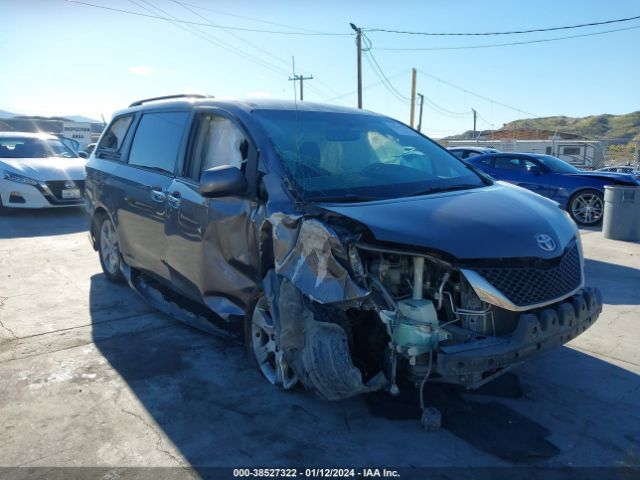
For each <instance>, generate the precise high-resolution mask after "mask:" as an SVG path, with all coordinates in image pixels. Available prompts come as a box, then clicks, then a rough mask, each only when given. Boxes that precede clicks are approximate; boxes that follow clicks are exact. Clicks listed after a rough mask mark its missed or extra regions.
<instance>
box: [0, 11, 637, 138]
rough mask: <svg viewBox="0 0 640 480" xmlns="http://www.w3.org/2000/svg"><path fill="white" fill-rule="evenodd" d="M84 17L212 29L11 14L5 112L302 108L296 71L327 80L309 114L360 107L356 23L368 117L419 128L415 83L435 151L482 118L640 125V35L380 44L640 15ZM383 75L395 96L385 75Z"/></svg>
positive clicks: (4, 65) (4, 34) (6, 16)
mask: <svg viewBox="0 0 640 480" xmlns="http://www.w3.org/2000/svg"><path fill="white" fill-rule="evenodd" d="M82 1H83V2H85V3H91V4H93V5H97V6H102V7H108V8H112V9H119V10H126V11H129V12H137V13H141V14H144V15H155V16H163V17H173V18H175V19H179V20H183V21H187V22H196V23H199V24H201V25H194V24H186V23H176V22H173V23H171V22H168V21H165V20H159V19H155V18H149V17H144V16H140V15H133V14H131V13H123V12H118V11H114V10H107V9H105V8H98V7H96V6H88V5H83V4H79V3H72V2H70V1H67V0H0V9H1V11H2V17H3V22H2V24H3V26H2V29H0V65H1V66H0V109H2V110H8V111H11V112H17V113H24V114H32V115H85V116H88V117H90V118H95V119H100V118H101V116H104V117H105V118H106V119H107V120H108V119H109V118H110V117H111V115H112V113H113V112H114V111H117V110H119V109H121V108H125V107H126V106H127V105H129V104H130V103H131V102H132V101H134V100H137V99H140V98H148V97H153V96H158V95H166V94H171V93H182V92H203V93H209V94H212V95H215V96H216V97H248V96H249V97H255V96H258V97H273V98H284V99H293V97H294V95H295V94H296V90H295V86H294V82H291V81H289V77H290V76H291V75H293V72H294V70H293V64H292V63H293V59H295V73H296V74H304V75H313V77H314V78H313V79H312V80H308V81H305V83H304V95H305V100H307V101H318V102H328V103H336V104H339V105H346V106H353V107H355V106H357V103H356V102H357V96H356V92H355V90H356V85H357V83H356V81H357V75H356V46H355V37H354V36H353V31H352V29H351V27H350V26H349V23H350V22H352V23H354V24H355V25H357V26H358V27H361V28H363V29H364V34H365V36H366V38H365V39H364V41H363V45H364V47H365V50H366V49H367V48H369V47H370V50H368V51H365V53H364V57H363V85H364V87H365V88H364V92H363V106H364V108H366V109H369V110H373V111H376V112H379V113H383V114H386V115H389V116H392V117H394V118H397V119H399V120H401V121H403V122H405V123H409V112H410V104H409V97H410V92H411V69H412V68H416V70H417V92H418V93H422V94H423V95H424V96H425V98H426V100H425V104H424V113H423V121H422V125H423V128H422V130H423V131H424V132H426V133H427V134H428V135H430V136H432V137H436V138H438V137H443V136H446V135H450V134H454V133H460V132H463V131H465V130H469V129H471V128H472V127H473V117H472V114H471V109H475V110H476V111H477V112H478V123H477V126H478V129H487V128H499V127H501V126H502V125H503V124H504V123H506V122H508V121H511V120H515V119H519V118H528V117H529V118H530V117H532V116H552V115H566V116H586V115H595V114H601V113H611V114H622V113H628V112H632V111H636V110H640V62H638V58H637V55H638V46H639V45H640V19H639V20H634V21H629V22H623V23H613V24H609V25H600V26H593V27H586V28H579V29H572V30H559V31H551V32H540V33H530V34H523V35H500V36H439V37H438V36H421V35H406V34H405V35H403V34H392V33H384V32H376V31H368V29H391V30H404V31H421V32H425V31H426V32H440V33H443V32H449V33H451V32H495V31H512V30H521V29H532V28H546V27H557V26H566V25H576V24H581V23H591V22H598V21H605V20H612V19H618V18H624V17H631V16H638V15H640V1H638V0H608V1H606V2H603V1H602V0H580V1H579V2H578V1H573V0H572V1H569V0H553V1H549V0H535V1H534V0H529V1H515V0H484V1H482V2H479V1H475V0H421V1H415V2H403V1H388V0H386V1H378V0H369V1H367V2H360V1H345V0H341V1H336V0H324V1H322V2H318V1H313V2H310V1H305V0H296V1H290V0H272V1H264V0H263V1H256V0H217V1H206V0H179V1H178V0H82ZM211 24H213V25H218V26H221V27H227V28H217V27H212V26H211ZM229 27H231V28H232V29H230V28H229ZM630 27H638V28H630ZM620 28H627V30H624V31H617V32H611V33H607V34H602V35H593V36H588V37H581V38H572V39H565V40H560V41H550V42H540V43H533V44H525V45H511V46H501V47H490V48H464V49H443V50H385V49H393V48H430V49H434V48H450V47H469V46H474V47H475V46H480V45H488V44H498V43H511V42H522V41H531V40H542V39H549V38H557V37H563V36H572V35H579V34H585V33H595V32H602V31H606V30H613V29H620ZM247 30H267V31H271V32H273V31H279V32H299V33H302V35H291V34H277V33H269V32H264V31H261V32H257V31H247ZM309 33H331V34H336V33H337V34H341V35H309ZM373 59H375V61H376V62H377V64H378V65H379V67H380V70H381V71H382V72H383V73H384V75H385V76H386V78H387V79H388V81H389V82H390V83H391V86H385V83H383V82H382V81H381V78H382V77H379V76H378V75H377V74H376V71H375V70H374V68H375V66H374V63H373ZM296 84H297V82H296ZM298 94H299V93H298ZM416 123H417V111H416Z"/></svg>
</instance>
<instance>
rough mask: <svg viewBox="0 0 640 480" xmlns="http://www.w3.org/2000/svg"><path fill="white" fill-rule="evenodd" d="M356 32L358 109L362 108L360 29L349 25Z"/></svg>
mask: <svg viewBox="0 0 640 480" xmlns="http://www.w3.org/2000/svg"><path fill="white" fill-rule="evenodd" d="M349 25H351V28H353V30H354V31H355V32H356V47H357V50H358V108H362V29H361V28H358V27H356V26H355V25H354V24H353V23H350V24H349Z"/></svg>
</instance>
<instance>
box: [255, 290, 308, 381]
mask: <svg viewBox="0 0 640 480" xmlns="http://www.w3.org/2000/svg"><path fill="white" fill-rule="evenodd" d="M245 336H246V343H247V349H248V350H249V354H250V355H251V357H252V359H253V360H254V361H255V362H256V364H257V366H258V369H259V370H260V372H261V373H262V375H263V376H264V378H266V379H267V381H268V382H269V383H271V384H272V385H275V386H277V387H279V388H282V389H283V390H289V389H291V388H293V387H295V386H296V384H297V383H298V377H297V375H296V374H295V372H294V371H293V369H292V368H291V367H290V366H289V364H288V363H287V361H286V359H285V355H284V352H283V351H282V348H280V340H279V332H278V331H277V327H276V324H275V322H274V320H273V317H272V316H271V311H270V309H269V302H268V301H267V299H266V298H265V296H264V295H262V294H260V295H259V296H258V297H257V299H256V300H255V301H254V302H253V305H252V307H251V308H249V314H248V315H247V318H246V326H245Z"/></svg>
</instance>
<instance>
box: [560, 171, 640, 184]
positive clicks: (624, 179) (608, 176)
mask: <svg viewBox="0 0 640 480" xmlns="http://www.w3.org/2000/svg"><path fill="white" fill-rule="evenodd" d="M563 175H566V176H567V177H588V178H598V179H601V180H611V181H612V183H624V184H627V185H640V183H639V182H638V181H637V180H636V178H635V175H634V174H632V173H617V172H580V173H565V174H563Z"/></svg>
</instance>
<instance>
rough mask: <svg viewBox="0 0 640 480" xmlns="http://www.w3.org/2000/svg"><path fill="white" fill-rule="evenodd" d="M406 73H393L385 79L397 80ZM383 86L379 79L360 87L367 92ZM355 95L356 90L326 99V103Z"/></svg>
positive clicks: (403, 71) (381, 80)
mask: <svg viewBox="0 0 640 480" xmlns="http://www.w3.org/2000/svg"><path fill="white" fill-rule="evenodd" d="M407 72H408V70H402V71H400V72H397V73H394V74H393V75H390V76H389V77H387V78H388V79H389V80H394V79H396V78H398V77H400V76H402V75H406V74H407ZM383 84H384V80H383V79H379V80H378V81H377V82H373V83H370V84H368V85H365V86H364V87H362V90H369V89H371V88H376V87H379V86H380V85H383ZM356 93H358V91H357V90H351V91H349V92H346V93H341V94H340V95H338V96H335V97H331V98H328V99H327V101H328V102H333V101H336V100H341V99H343V98H345V97H349V96H351V95H355V94H356Z"/></svg>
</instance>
